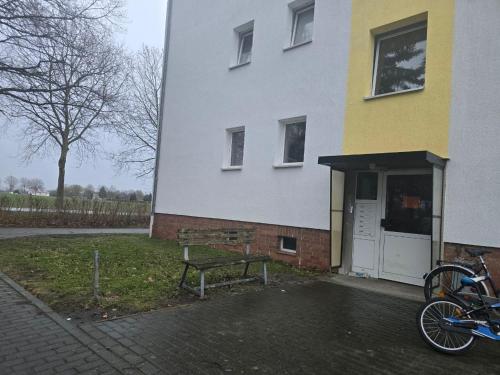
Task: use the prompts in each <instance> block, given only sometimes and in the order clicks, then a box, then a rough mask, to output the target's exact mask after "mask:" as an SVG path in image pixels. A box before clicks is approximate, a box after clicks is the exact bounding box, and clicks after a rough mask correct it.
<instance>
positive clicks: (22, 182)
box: [19, 177, 29, 193]
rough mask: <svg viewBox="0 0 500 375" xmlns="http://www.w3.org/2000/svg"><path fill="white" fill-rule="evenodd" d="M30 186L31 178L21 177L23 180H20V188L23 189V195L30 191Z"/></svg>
mask: <svg viewBox="0 0 500 375" xmlns="http://www.w3.org/2000/svg"><path fill="white" fill-rule="evenodd" d="M28 186H29V178H26V177H21V179H20V180H19V187H20V188H21V191H22V192H23V193H26V192H27V191H28Z"/></svg>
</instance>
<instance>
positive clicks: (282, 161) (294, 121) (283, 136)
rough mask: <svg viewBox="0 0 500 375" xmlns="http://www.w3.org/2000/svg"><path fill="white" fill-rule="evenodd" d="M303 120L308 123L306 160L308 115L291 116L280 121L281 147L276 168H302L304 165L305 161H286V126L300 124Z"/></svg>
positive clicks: (276, 160) (275, 161) (275, 163)
mask: <svg viewBox="0 0 500 375" xmlns="http://www.w3.org/2000/svg"><path fill="white" fill-rule="evenodd" d="M302 122H303V123H305V124H306V136H305V138H304V161H305V160H306V151H305V145H306V138H307V116H297V117H291V118H288V119H283V120H280V121H279V147H278V149H277V153H276V156H275V159H274V164H273V167H274V168H300V167H302V166H304V161H301V162H296V163H285V141H286V127H287V126H288V125H293V124H298V123H302Z"/></svg>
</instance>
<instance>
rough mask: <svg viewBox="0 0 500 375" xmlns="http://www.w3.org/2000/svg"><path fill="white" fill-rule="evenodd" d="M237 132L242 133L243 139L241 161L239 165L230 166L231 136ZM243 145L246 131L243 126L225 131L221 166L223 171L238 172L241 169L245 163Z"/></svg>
mask: <svg viewBox="0 0 500 375" xmlns="http://www.w3.org/2000/svg"><path fill="white" fill-rule="evenodd" d="M238 132H244V133H245V138H244V140H243V159H242V161H241V165H231V153H232V147H233V134H234V133H238ZM245 144H246V130H245V127H244V126H238V127H235V128H228V129H226V147H225V155H224V162H223V165H222V168H221V169H222V170H223V171H238V170H241V169H243V164H244V162H245Z"/></svg>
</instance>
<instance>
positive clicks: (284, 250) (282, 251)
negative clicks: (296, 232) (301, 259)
mask: <svg viewBox="0 0 500 375" xmlns="http://www.w3.org/2000/svg"><path fill="white" fill-rule="evenodd" d="M278 254H283V255H290V256H296V255H297V251H296V250H286V249H280V250H278Z"/></svg>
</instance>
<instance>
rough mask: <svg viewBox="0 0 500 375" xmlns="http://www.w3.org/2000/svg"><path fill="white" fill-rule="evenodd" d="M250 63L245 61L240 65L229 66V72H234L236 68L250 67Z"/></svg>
mask: <svg viewBox="0 0 500 375" xmlns="http://www.w3.org/2000/svg"><path fill="white" fill-rule="evenodd" d="M251 62H252V61H247V62H244V63H241V64H236V65H231V66H230V67H229V70H234V69H238V68H241V67H242V66H247V65H250V63H251Z"/></svg>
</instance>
